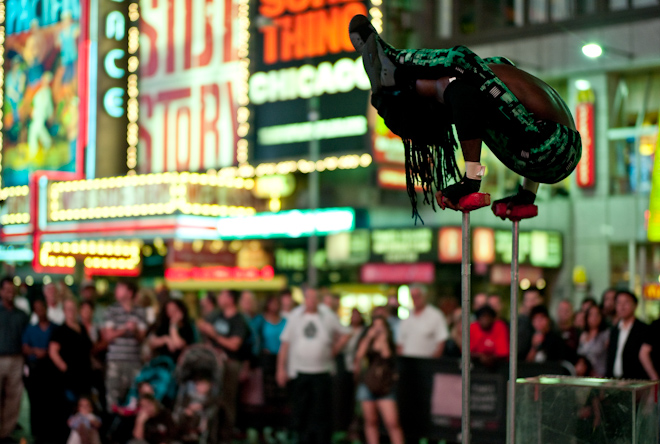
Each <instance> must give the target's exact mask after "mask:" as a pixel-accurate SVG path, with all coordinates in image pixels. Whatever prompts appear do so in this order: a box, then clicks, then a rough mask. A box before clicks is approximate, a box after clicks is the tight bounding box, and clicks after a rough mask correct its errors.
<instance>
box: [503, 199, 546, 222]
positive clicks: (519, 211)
mask: <svg viewBox="0 0 660 444" xmlns="http://www.w3.org/2000/svg"><path fill="white" fill-rule="evenodd" d="M493 213H495V216H497V217H499V218H501V219H502V220H505V219H509V220H510V221H512V222H516V221H519V220H522V219H530V218H532V217H536V216H538V215H539V207H537V206H536V205H534V204H529V205H514V206H513V208H511V211H510V212H509V213H508V214H507V205H506V204H505V203H498V204H495V205H493Z"/></svg>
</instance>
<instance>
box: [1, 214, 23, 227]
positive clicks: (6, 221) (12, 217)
mask: <svg viewBox="0 0 660 444" xmlns="http://www.w3.org/2000/svg"><path fill="white" fill-rule="evenodd" d="M0 223H2V225H15V224H27V223H30V213H12V214H3V215H2V217H0Z"/></svg>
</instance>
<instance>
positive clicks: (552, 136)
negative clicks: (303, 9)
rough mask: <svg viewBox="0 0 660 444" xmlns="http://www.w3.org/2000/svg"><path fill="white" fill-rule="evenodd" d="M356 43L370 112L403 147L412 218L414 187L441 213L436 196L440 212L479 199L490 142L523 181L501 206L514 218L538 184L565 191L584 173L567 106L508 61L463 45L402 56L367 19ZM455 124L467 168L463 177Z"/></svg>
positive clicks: (355, 29) (356, 22)
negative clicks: (563, 186)
mask: <svg viewBox="0 0 660 444" xmlns="http://www.w3.org/2000/svg"><path fill="white" fill-rule="evenodd" d="M349 36H350V39H351V42H352V43H353V46H354V47H355V49H356V50H357V51H359V52H360V53H361V54H362V60H363V63H364V67H365V70H366V72H367V75H368V76H369V80H370V81H371V91H372V96H371V103H372V105H373V106H374V107H375V108H376V110H377V111H378V113H379V114H380V115H381V117H383V119H384V121H385V124H386V125H387V127H388V128H389V129H390V130H391V131H392V132H393V133H395V134H397V135H398V136H400V137H401V138H402V139H403V142H404V148H405V158H406V184H407V189H408V195H409V196H410V199H411V202H412V204H413V217H414V218H418V217H419V213H418V210H417V196H416V192H415V185H420V186H421V188H422V190H423V194H424V202H425V203H427V204H428V203H431V205H432V206H433V207H434V208H435V204H434V202H433V194H434V192H435V198H436V200H437V202H438V205H440V207H441V208H442V209H444V208H445V207H448V208H452V209H454V210H461V208H460V206H459V203H458V202H459V199H460V198H461V197H463V196H466V195H468V194H471V193H475V192H478V191H479V187H480V185H481V178H482V176H483V174H484V171H485V167H484V166H482V165H481V163H480V158H481V144H482V142H485V143H486V145H487V146H488V147H489V148H490V150H491V151H492V152H493V153H494V154H495V155H496V156H497V158H498V159H499V160H500V161H501V162H502V163H503V164H504V165H506V166H507V167H508V168H509V169H511V170H512V171H514V172H516V173H517V174H519V175H521V176H522V177H523V182H522V186H519V188H518V192H517V194H515V195H513V196H509V197H506V198H504V199H500V200H499V201H496V202H495V203H498V202H504V203H506V204H507V208H508V210H509V211H510V210H511V209H512V208H513V206H515V205H525V204H531V203H534V200H535V198H536V192H537V189H538V185H539V183H556V182H559V181H561V180H562V179H564V178H566V177H568V175H569V174H571V172H572V171H573V170H574V169H575V167H576V166H577V163H578V161H579V160H580V155H581V152H582V143H581V139H580V134H579V133H578V132H577V131H576V130H575V123H574V121H573V117H572V116H571V113H570V111H569V110H568V107H567V106H566V103H565V102H564V101H563V100H562V98H561V97H560V96H559V94H558V93H557V91H555V90H554V89H552V87H550V86H549V85H547V84H546V83H544V82H543V81H541V80H540V79H538V78H536V77H534V76H532V75H531V74H529V73H527V72H525V71H522V70H521V69H518V68H516V67H515V66H514V65H513V63H511V62H510V61H509V60H507V59H505V58H503V57H496V58H486V59H481V58H480V57H479V56H478V55H476V54H475V53H473V52H472V51H470V49H468V48H466V47H465V46H455V47H453V48H451V49H419V50H414V49H404V50H399V49H394V48H393V47H391V46H390V45H389V44H387V43H386V42H384V41H383V40H382V39H381V37H380V36H379V35H378V33H377V32H376V30H375V29H374V27H373V26H372V25H371V23H369V20H368V19H367V18H366V17H365V16H363V15H356V16H355V17H353V19H352V20H351V23H350V25H349ZM452 124H454V126H455V127H456V134H457V136H458V141H459V142H460V147H461V150H462V152H463V158H464V160H465V174H464V175H463V176H462V177H461V176H460V173H459V171H458V166H457V163H456V158H455V156H454V150H455V149H457V148H458V145H457V143H456V140H455V136H454V133H453V130H452ZM451 179H453V181H454V183H453V184H450V182H451Z"/></svg>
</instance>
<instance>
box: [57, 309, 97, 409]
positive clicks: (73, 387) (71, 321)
mask: <svg viewBox="0 0 660 444" xmlns="http://www.w3.org/2000/svg"><path fill="white" fill-rule="evenodd" d="M63 308H64V324H62V325H61V326H60V327H58V328H57V329H55V331H54V332H53V336H52V338H51V341H50V344H48V355H49V356H50V359H51V360H52V361H53V364H55V367H56V368H57V369H58V370H59V371H60V372H61V374H62V376H63V379H62V382H63V387H64V389H65V392H66V395H67V400H69V401H70V402H71V403H72V404H71V405H76V403H77V402H78V398H80V396H82V395H85V394H88V393H89V391H90V388H91V376H92V359H91V353H92V341H91V340H90V339H89V335H88V334H87V330H85V327H83V326H82V324H80V322H78V303H77V302H76V301H75V300H74V299H66V300H65V301H64V304H63ZM67 413H70V412H67Z"/></svg>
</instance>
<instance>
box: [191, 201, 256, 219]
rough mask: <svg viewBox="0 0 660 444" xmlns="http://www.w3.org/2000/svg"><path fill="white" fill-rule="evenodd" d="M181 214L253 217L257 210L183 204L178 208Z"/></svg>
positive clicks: (252, 208)
mask: <svg viewBox="0 0 660 444" xmlns="http://www.w3.org/2000/svg"><path fill="white" fill-rule="evenodd" d="M180 209H181V212H182V213H183V214H193V215H195V216H214V217H226V216H254V215H255V214H256V213H257V210H256V209H255V208H254V207H239V206H228V205H208V204H190V203H184V204H182V205H181V206H180Z"/></svg>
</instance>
